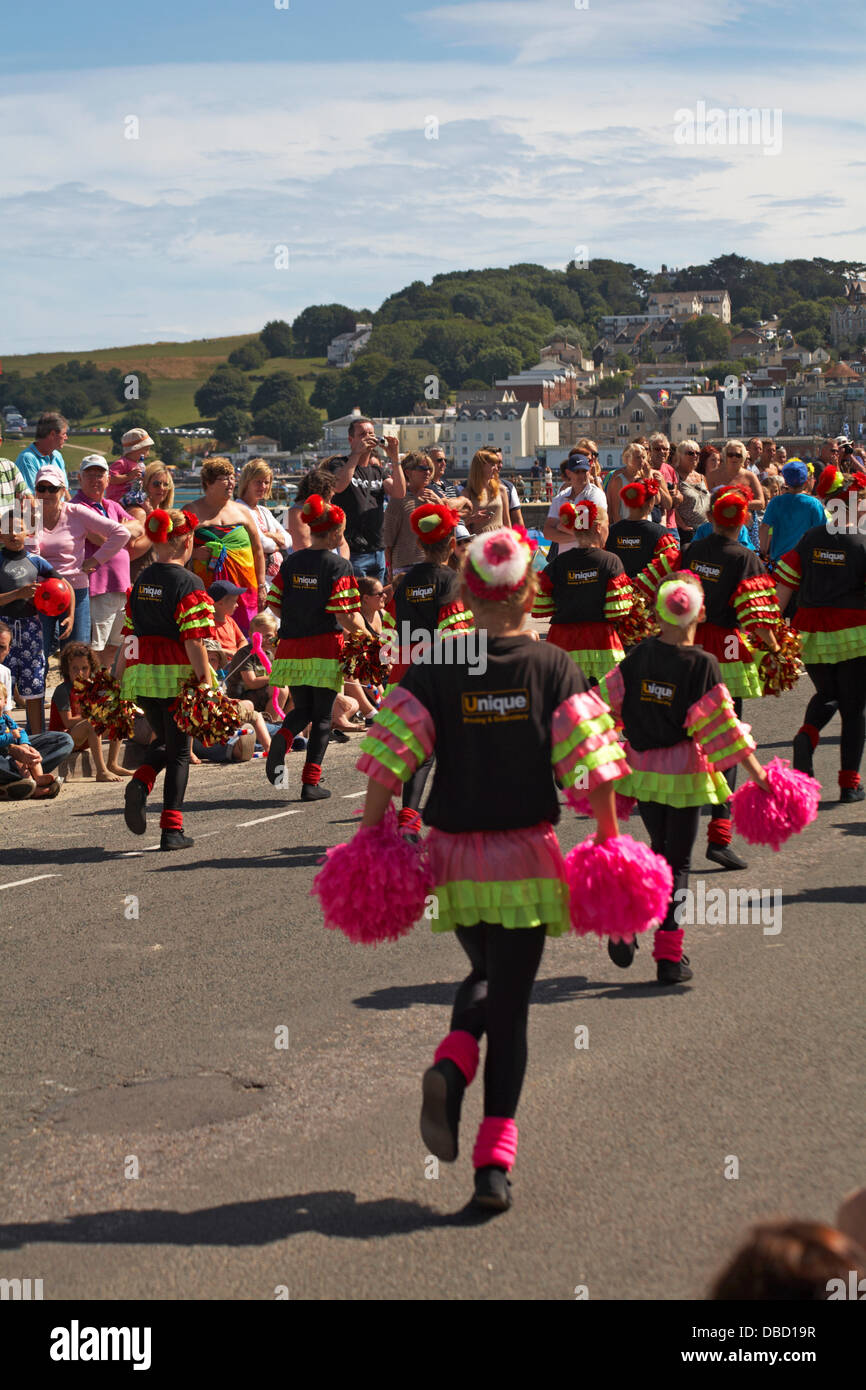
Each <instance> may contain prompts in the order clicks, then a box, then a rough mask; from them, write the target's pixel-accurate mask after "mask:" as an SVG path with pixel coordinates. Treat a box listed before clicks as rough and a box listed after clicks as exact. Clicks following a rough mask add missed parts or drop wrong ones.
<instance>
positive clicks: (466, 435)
mask: <svg viewBox="0 0 866 1390" xmlns="http://www.w3.org/2000/svg"><path fill="white" fill-rule="evenodd" d="M460 438H461V439H468V438H469V435H468V434H461V436H460ZM463 452H464V453H465V452H466V451H465V449H464V451H463Z"/></svg>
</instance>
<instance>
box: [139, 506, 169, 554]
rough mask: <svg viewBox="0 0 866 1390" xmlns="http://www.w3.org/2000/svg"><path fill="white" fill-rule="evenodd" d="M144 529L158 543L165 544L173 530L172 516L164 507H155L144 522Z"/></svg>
mask: <svg viewBox="0 0 866 1390" xmlns="http://www.w3.org/2000/svg"><path fill="white" fill-rule="evenodd" d="M144 529H145V531H146V532H147V534H148V535H149V536H150V539H151V540H152V541H153V542H154V543H155V544H156V545H164V544H165V542H166V541H167V540H168V533H169V531H170V530H171V517H170V516H169V514H168V512H167V511H165V510H164V509H163V508H162V507H154V509H153V511H152V512H151V514H150V516H149V517H148V518H147V519H146V521H145V523H144Z"/></svg>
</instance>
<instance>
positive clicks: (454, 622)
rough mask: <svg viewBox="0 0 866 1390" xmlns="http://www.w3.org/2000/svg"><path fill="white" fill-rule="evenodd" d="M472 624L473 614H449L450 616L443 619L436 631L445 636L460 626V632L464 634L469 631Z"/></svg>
mask: <svg viewBox="0 0 866 1390" xmlns="http://www.w3.org/2000/svg"><path fill="white" fill-rule="evenodd" d="M471 624H472V616H471V614H469V613H449V615H448V617H447V618H443V619H442V621H441V623H440V624H439V625H438V627H437V629H436V631H437V632H441V633H442V635H443V636H445V635H446V634H447V633H450V632H451V630H452V629H453V628H455V627H458V626H459V630H460V631H461V632H464V631H466V630H467V628H468V627H470V626H471Z"/></svg>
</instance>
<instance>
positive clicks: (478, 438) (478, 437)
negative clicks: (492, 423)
mask: <svg viewBox="0 0 866 1390" xmlns="http://www.w3.org/2000/svg"><path fill="white" fill-rule="evenodd" d="M475 438H476V439H477V440H478V442H479V444H480V442H481V435H480V434H476V436H475Z"/></svg>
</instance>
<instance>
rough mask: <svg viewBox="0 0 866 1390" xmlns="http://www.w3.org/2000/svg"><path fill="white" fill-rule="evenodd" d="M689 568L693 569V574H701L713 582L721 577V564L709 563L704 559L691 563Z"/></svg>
mask: <svg viewBox="0 0 866 1390" xmlns="http://www.w3.org/2000/svg"><path fill="white" fill-rule="evenodd" d="M691 568H692V569H693V570H694V572H695V574H699V575H701V576H702V578H704V579H709V580H711V581H712V582H713V583H714V584H715V582H716V580H718V579H721V577H722V567H721V565H709V564H707V562H706V561H705V560H699V561H698V563H697V564H696V565H692V567H691Z"/></svg>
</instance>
